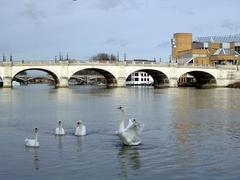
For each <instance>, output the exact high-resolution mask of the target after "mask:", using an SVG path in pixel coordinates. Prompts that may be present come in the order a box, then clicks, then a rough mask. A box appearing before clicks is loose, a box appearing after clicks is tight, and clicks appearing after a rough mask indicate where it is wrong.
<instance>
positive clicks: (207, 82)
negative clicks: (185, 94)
mask: <svg viewBox="0 0 240 180" xmlns="http://www.w3.org/2000/svg"><path fill="white" fill-rule="evenodd" d="M177 83H178V87H181V86H184V87H189V86H193V87H215V86H216V85H217V78H216V77H215V75H214V74H212V73H210V72H206V71H202V70H191V71H186V72H184V73H182V74H180V75H179V76H178V82H177Z"/></svg>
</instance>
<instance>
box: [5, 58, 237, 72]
mask: <svg viewBox="0 0 240 180" xmlns="http://www.w3.org/2000/svg"><path fill="white" fill-rule="evenodd" d="M86 64H91V65H110V66H112V65H126V66H155V67H156V66H157V67H159V66H160V67H179V68H214V69H229V70H238V69H239V68H240V67H238V65H231V64H228V65H215V64H214V65H210V64H206V65H204V64H200V65H199V64H178V63H168V62H157V61H91V60H87V61H82V60H68V61H58V60H57V61H55V60H50V61H45V60H41V61H25V60H22V61H12V62H10V61H7V62H0V66H6V65H7V66H9V65H10V66H11V65H14V66H24V65H26V66H31V65H32V66H34V65H43V66H48V65H86Z"/></svg>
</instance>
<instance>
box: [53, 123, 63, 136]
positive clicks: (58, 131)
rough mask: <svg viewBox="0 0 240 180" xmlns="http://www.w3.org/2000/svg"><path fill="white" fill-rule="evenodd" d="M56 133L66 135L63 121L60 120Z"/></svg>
mask: <svg viewBox="0 0 240 180" xmlns="http://www.w3.org/2000/svg"><path fill="white" fill-rule="evenodd" d="M55 135H58V136H63V135H65V131H64V129H63V127H62V121H58V127H57V128H56V130H55Z"/></svg>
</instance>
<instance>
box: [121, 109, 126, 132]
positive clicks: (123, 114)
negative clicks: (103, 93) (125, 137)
mask: <svg viewBox="0 0 240 180" xmlns="http://www.w3.org/2000/svg"><path fill="white" fill-rule="evenodd" d="M125 116H126V115H125V112H124V111H122V114H121V121H120V125H119V132H121V131H123V130H124V120H125Z"/></svg>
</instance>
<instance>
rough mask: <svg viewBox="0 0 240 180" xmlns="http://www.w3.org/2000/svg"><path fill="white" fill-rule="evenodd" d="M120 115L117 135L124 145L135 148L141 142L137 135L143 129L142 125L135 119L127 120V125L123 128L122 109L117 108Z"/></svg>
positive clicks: (123, 116)
mask: <svg viewBox="0 0 240 180" xmlns="http://www.w3.org/2000/svg"><path fill="white" fill-rule="evenodd" d="M118 109H119V110H120V111H121V113H122V118H121V121H120V125H119V130H118V132H117V135H118V136H119V138H120V139H121V141H122V143H123V144H124V145H130V146H136V145H139V144H141V140H140V138H139V133H140V132H141V130H142V129H143V125H142V124H140V123H138V122H137V121H136V120H135V119H129V120H128V125H127V127H126V128H125V127H124V126H125V125H124V121H125V111H124V109H123V107H119V108H118Z"/></svg>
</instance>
